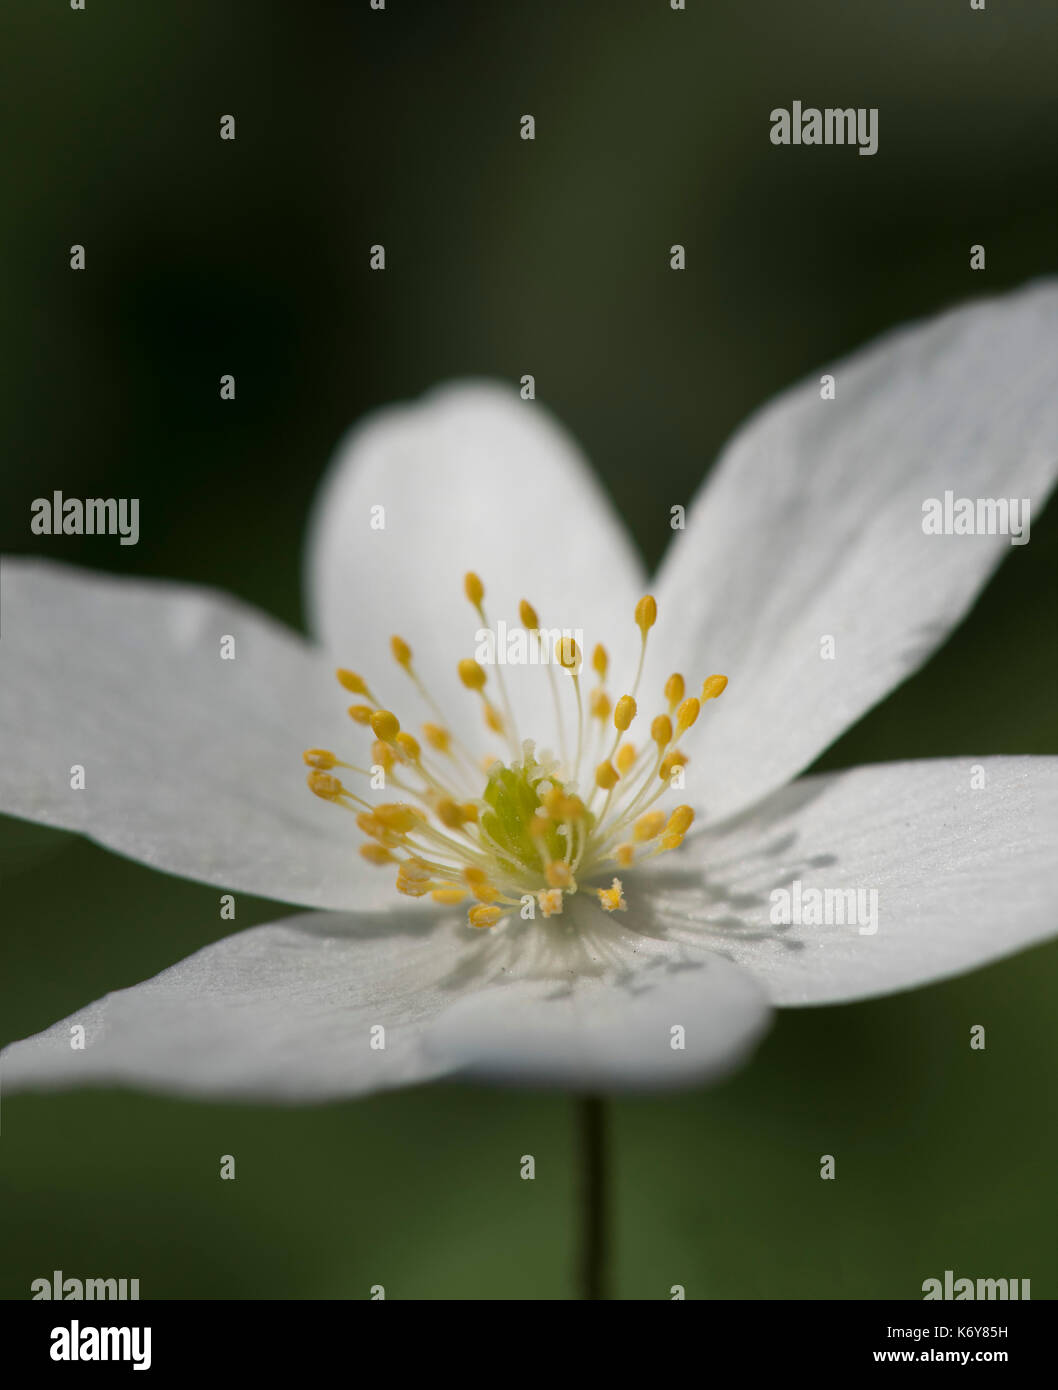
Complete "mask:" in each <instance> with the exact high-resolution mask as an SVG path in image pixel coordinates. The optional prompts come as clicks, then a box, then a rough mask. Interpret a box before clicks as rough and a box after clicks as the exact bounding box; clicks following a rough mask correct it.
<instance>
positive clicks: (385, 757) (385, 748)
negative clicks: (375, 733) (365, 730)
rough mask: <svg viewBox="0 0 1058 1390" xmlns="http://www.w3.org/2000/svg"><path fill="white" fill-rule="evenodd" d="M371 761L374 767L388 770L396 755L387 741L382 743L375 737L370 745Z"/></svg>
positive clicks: (395, 759)
mask: <svg viewBox="0 0 1058 1390" xmlns="http://www.w3.org/2000/svg"><path fill="white" fill-rule="evenodd" d="M371 761H372V763H374V765H375V766H376V767H381V768H382V769H383V770H384V771H386V772H389V770H390V769H391V768H392V766H393V764H394V763H395V762H396V761H397V755H396V753H394V751H393V749H392V748H391V747H390V746H389V744H388V743H383V742H382V740H381V739H380V738H376V739H375V741H374V743H373V744H372V745H371Z"/></svg>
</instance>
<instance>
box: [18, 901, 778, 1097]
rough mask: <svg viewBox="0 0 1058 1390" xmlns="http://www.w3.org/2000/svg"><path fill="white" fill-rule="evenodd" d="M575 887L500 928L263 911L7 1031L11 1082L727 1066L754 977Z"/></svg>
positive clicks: (690, 1080) (738, 1055)
mask: <svg viewBox="0 0 1058 1390" xmlns="http://www.w3.org/2000/svg"><path fill="white" fill-rule="evenodd" d="M579 907H580V912H581V914H582V917H581V918H577V919H576V920H574V918H573V917H572V916H567V917H566V919H565V922H564V924H563V923H562V922H559V924H558V925H557V926H556V925H555V923H554V922H552V923H547V922H527V923H522V922H519V921H517V920H511V921H509V922H508V923H507V924H506V926H505V927H503V928H497V929H495V930H494V931H492V932H486V933H482V932H475V931H473V930H472V929H471V928H470V927H468V926H467V924H466V920H465V918H463V917H461V916H460V915H458V914H453V913H450V912H449V913H441V914H439V915H438V914H434V915H424V914H422V913H419V912H416V911H414V909H406V910H398V911H394V912H389V913H383V914H377V915H374V916H372V915H369V914H345V913H320V914H311V915H302V916H298V917H290V918H286V919H284V920H282V921H278V922H273V923H271V924H269V925H268V926H263V927H254V928H252V929H251V930H249V931H244V932H240V933H239V934H238V935H236V936H231V937H227V938H226V939H224V940H222V941H218V942H216V943H215V944H214V945H212V946H207V947H205V949H203V950H201V951H198V952H197V953H196V954H195V955H193V956H190V957H189V958H188V959H187V960H184V961H181V962H180V963H179V964H177V965H174V966H172V967H170V968H169V969H168V970H164V971H162V973H161V974H160V975H157V976H155V978H154V979H152V980H148V981H146V982H145V983H144V984H140V985H136V986H135V987H134V988H132V989H124V990H120V991H118V992H117V993H114V994H109V995H107V996H105V998H103V999H101V1000H99V1001H98V1002H96V1003H95V1004H92V1005H90V1006H89V1007H88V1008H86V1009H82V1010H80V1011H79V1012H78V1013H76V1014H73V1015H71V1016H70V1017H69V1018H67V1019H65V1020H63V1022H61V1023H57V1024H55V1025H54V1026H53V1027H51V1028H49V1029H47V1030H46V1031H44V1032H42V1033H39V1034H37V1035H36V1036H35V1037H32V1038H28V1039H25V1040H23V1041H21V1042H18V1043H13V1044H12V1045H11V1046H10V1047H8V1048H6V1049H5V1051H4V1053H3V1054H2V1057H0V1062H2V1067H3V1072H2V1085H3V1087H4V1088H5V1089H6V1090H7V1091H8V1092H11V1091H18V1090H30V1089H34V1090H36V1089H47V1088H53V1087H60V1086H74V1085H81V1084H84V1085H106V1084H120V1085H131V1086H141V1087H145V1088H147V1089H150V1090H161V1091H171V1092H177V1093H183V1094H189V1095H201V1096H211V1097H212V1096H229V1097H236V1098H249V1099H253V1098H256V1099H264V1100H277V1101H289V1102H300V1101H318V1100H328V1099H336V1098H339V1097H343V1096H354V1095H360V1094H364V1093H366V1092H369V1091H375V1090H379V1089H385V1088H389V1087H394V1086H404V1085H414V1084H416V1083H418V1082H422V1081H427V1080H431V1079H434V1078H436V1077H440V1076H445V1075H451V1076H453V1077H456V1078H461V1079H492V1080H499V1081H511V1082H524V1083H529V1084H535V1085H552V1086H555V1085H557V1086H563V1087H569V1088H575V1089H579V1088H582V1087H591V1088H593V1089H597V1090H610V1091H615V1090H626V1089H640V1090H642V1089H654V1088H659V1087H666V1088H668V1087H674V1086H686V1085H691V1084H696V1083H698V1082H700V1081H702V1080H705V1079H709V1078H713V1077H716V1076H720V1075H723V1074H724V1073H726V1072H727V1071H729V1070H730V1069H731V1068H732V1067H733V1066H735V1065H736V1064H737V1063H738V1062H739V1061H740V1060H741V1059H742V1058H744V1057H745V1056H746V1055H747V1054H748V1052H749V1050H750V1048H751V1046H752V1044H753V1042H755V1041H756V1039H757V1037H758V1036H759V1035H760V1033H761V1032H762V1031H763V1029H764V1027H765V1025H766V1022H767V1018H768V1015H769V1009H768V1005H767V1002H766V999H765V997H764V994H763V992H762V991H761V989H760V988H759V986H757V985H756V984H755V982H754V981H753V980H752V978H751V977H749V976H747V975H745V974H744V972H742V971H739V970H737V969H736V968H735V967H733V966H731V965H730V964H729V963H728V962H727V961H725V960H723V959H721V958H720V957H718V956H711V955H709V954H708V953H705V952H701V951H699V952H697V953H692V954H688V953H687V952H686V951H685V950H683V948H682V947H680V946H679V945H678V944H675V943H673V942H670V941H667V940H666V939H665V937H664V934H653V935H641V934H639V933H638V932H637V930H636V928H635V924H634V922H625V921H614V920H613V919H611V918H608V917H605V916H604V915H603V913H602V912H601V911H600V910H599V909H598V908H596V907H593V906H592V905H591V904H590V903H583V902H582V903H581V904H580V905H579ZM622 915H623V914H622ZM628 916H629V917H630V918H631V917H632V914H631V913H630V914H628ZM571 926H572V927H573V928H575V929H572V930H571ZM76 1025H81V1026H82V1027H83V1028H84V1030H85V1039H84V1042H85V1045H84V1047H83V1049H79V1048H76V1047H74V1046H71V1041H72V1039H73V1037H74V1035H73V1034H72V1033H71V1029H73V1028H74V1027H75V1026H76ZM379 1025H381V1026H382V1028H383V1029H384V1039H383V1041H384V1048H380V1047H379V1045H378V1037H377V1034H376V1033H373V1031H372V1030H377V1028H378V1026H379ZM676 1027H681V1028H683V1029H684V1030H685V1039H682V1040H680V1041H681V1042H682V1043H683V1045H682V1046H679V1045H676V1044H675V1043H674V1038H673V1032H672V1030H673V1029H674V1028H676Z"/></svg>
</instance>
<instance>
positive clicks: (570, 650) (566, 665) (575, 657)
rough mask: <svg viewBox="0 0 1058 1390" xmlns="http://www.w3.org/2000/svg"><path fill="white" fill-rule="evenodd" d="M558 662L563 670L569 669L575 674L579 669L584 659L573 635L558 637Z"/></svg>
mask: <svg viewBox="0 0 1058 1390" xmlns="http://www.w3.org/2000/svg"><path fill="white" fill-rule="evenodd" d="M556 650H557V654H558V664H559V665H560V666H561V667H562V669H563V670H564V671H569V672H570V673H571V674H572V675H574V676H575V675H576V674H577V672H578V671H579V670H580V667H581V662H582V661H583V660H584V657H583V655H582V654H581V650H580V648H579V647H578V646H577V642H576V639H575V638H573V637H560V638H559V640H558V643H557V647H556Z"/></svg>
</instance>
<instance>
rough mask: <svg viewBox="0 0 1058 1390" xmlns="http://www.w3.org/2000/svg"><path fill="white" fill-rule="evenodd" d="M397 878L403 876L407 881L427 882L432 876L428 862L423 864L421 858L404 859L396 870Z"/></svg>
mask: <svg viewBox="0 0 1058 1390" xmlns="http://www.w3.org/2000/svg"><path fill="white" fill-rule="evenodd" d="M397 876H398V878H405V879H407V880H408V882H409V883H429V881H430V879H431V878H432V876H433V875H432V874H431V871H430V866H429V864H424V863H423V862H422V860H421V859H405V860H404V861H403V863H402V864H401V866H400V868H399V869H398V870H397Z"/></svg>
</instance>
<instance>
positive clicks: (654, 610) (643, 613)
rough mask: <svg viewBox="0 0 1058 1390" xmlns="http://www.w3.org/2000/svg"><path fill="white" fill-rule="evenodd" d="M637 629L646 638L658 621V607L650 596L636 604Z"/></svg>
mask: <svg viewBox="0 0 1058 1390" xmlns="http://www.w3.org/2000/svg"><path fill="white" fill-rule="evenodd" d="M635 618H636V627H638V628H639V630H640V632H641V633H642V634H643V636H644V637H646V635H647V633H648V632H649V631H650V629H651V628H652V627H653V626H654V624H655V623H656V622H657V620H658V605H657V603H656V602H655V600H654V598H653V597H652V595H650V594H644V596H643V597H642V598H641V599H640V600H639V602H638V603H637V604H636V613H635Z"/></svg>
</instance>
